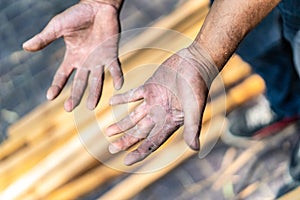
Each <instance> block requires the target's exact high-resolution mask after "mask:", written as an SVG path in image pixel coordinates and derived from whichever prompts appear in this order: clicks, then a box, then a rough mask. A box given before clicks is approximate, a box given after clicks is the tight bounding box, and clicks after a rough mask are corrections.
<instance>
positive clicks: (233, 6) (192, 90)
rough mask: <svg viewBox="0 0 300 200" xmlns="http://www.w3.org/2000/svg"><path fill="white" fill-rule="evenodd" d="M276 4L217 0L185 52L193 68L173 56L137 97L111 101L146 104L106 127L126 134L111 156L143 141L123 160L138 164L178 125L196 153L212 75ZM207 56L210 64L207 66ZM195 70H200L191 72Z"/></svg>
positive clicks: (256, 0)
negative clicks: (139, 100)
mask: <svg viewBox="0 0 300 200" xmlns="http://www.w3.org/2000/svg"><path fill="white" fill-rule="evenodd" d="M278 3H279V0H246V1H236V0H216V1H215V2H214V4H213V6H212V8H211V10H210V12H209V14H208V16H207V18H206V20H205V22H204V25H203V27H202V29H201V30H200V32H199V34H198V36H197V38H196V40H195V41H194V43H193V44H192V45H191V46H190V47H189V48H188V49H189V50H190V52H191V53H192V55H194V56H195V57H194V58H193V59H192V60H193V61H195V60H197V62H196V63H197V64H195V62H191V59H190V56H191V55H190V54H186V53H183V54H182V52H180V53H179V55H180V56H181V58H179V57H178V55H176V54H175V55H173V56H171V57H170V58H169V59H168V60H166V61H165V62H164V63H163V64H162V65H161V66H160V67H159V68H158V70H157V71H156V72H155V73H154V75H153V76H152V77H150V79H149V80H148V81H147V82H146V83H145V84H144V85H143V86H141V87H140V88H139V89H137V90H136V92H131V91H130V92H129V93H125V94H123V95H116V96H114V97H113V98H112V99H111V103H112V104H113V105H114V104H118V103H127V102H130V101H135V100H138V99H144V103H142V105H141V106H139V107H138V108H136V110H135V111H134V112H133V113H131V114H129V115H128V116H127V117H126V118H125V119H123V120H121V121H119V122H117V123H115V124H113V125H111V126H110V127H108V129H107V134H108V135H115V134H119V133H121V132H125V131H126V133H125V134H124V135H123V137H122V138H121V139H119V140H118V141H116V142H114V143H112V144H111V145H110V147H109V150H110V152H111V153H116V152H118V151H121V150H126V149H128V148H129V147H130V146H132V145H133V144H135V143H137V142H138V141H140V140H142V139H144V141H142V143H141V144H140V146H138V147H137V149H136V150H134V151H133V152H131V153H129V154H128V155H127V157H126V158H125V164H127V165H130V164H133V163H135V162H138V161H141V160H143V159H144V158H145V157H146V156H148V155H149V154H151V153H152V152H153V151H154V150H156V149H157V148H158V147H159V146H160V145H161V144H163V143H164V142H165V141H166V140H167V139H168V137H169V136H170V135H172V134H173V132H174V131H175V130H177V129H178V128H179V127H180V126H181V125H184V133H183V137H184V139H185V141H186V143H187V144H188V145H189V146H190V147H191V148H192V149H194V150H198V149H199V134H200V130H201V121H202V115H203V111H204V107H205V103H206V98H207V94H208V89H209V85H210V83H211V81H212V79H213V77H215V75H216V73H215V72H216V71H220V70H221V69H222V68H223V66H224V65H225V63H226V62H227V61H228V59H229V58H230V57H231V55H232V54H233V52H234V51H235V49H236V48H237V46H238V44H239V43H240V42H241V40H242V39H243V38H244V37H245V35H246V34H247V33H248V32H249V31H250V30H251V29H253V28H254V27H255V25H256V24H257V23H258V22H260V21H261V20H262V19H263V18H264V17H265V16H266V15H267V14H268V13H269V12H270V11H271V10H272V9H273V8H274V7H275V6H276V5H277V4H278ZM201 52H207V53H208V54H209V56H207V54H201ZM209 57H211V58H212V61H210V62H207V61H209V60H210V58H209ZM191 63H194V64H193V65H192V64H191ZM209 63H210V64H209ZM195 66H196V68H197V69H204V70H195ZM166 68H169V69H172V70H173V72H172V73H171V72H170V70H166ZM216 69H217V70H216ZM174 110H175V111H176V112H173V111H174ZM174 113H176V114H174ZM179 119H180V120H179ZM162 121H163V123H162ZM153 127H154V128H153Z"/></svg>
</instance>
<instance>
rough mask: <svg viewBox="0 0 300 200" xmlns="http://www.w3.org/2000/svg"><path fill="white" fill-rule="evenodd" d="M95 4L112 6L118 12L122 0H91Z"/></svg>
mask: <svg viewBox="0 0 300 200" xmlns="http://www.w3.org/2000/svg"><path fill="white" fill-rule="evenodd" d="M92 1H94V2H97V3H102V4H107V5H110V6H113V7H114V8H115V9H116V10H118V11H119V10H120V9H121V6H122V4H123V1H124V0H92Z"/></svg>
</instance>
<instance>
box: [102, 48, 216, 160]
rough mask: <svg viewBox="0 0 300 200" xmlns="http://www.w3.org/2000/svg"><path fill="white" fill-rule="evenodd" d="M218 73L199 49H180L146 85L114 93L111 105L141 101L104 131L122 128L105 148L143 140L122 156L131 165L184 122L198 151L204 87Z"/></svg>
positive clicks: (188, 137)
mask: <svg viewBox="0 0 300 200" xmlns="http://www.w3.org/2000/svg"><path fill="white" fill-rule="evenodd" d="M217 73H218V72H217V69H216V68H215V66H214V64H213V62H211V61H210V57H209V56H208V55H206V54H205V53H204V52H203V51H202V50H200V49H197V50H195V48H189V49H183V50H181V51H179V52H178V53H177V54H174V55H173V56H171V57H170V58H169V59H167V60H166V61H165V62H164V63H163V64H162V65H161V66H160V67H159V68H158V69H157V71H156V72H155V73H154V75H153V76H152V77H151V78H150V79H148V80H147V81H146V82H145V84H144V85H142V86H140V87H138V88H137V89H133V90H130V91H129V92H127V93H124V94H118V95H115V96H113V97H112V98H111V101H110V103H111V104H112V105H116V104H122V103H128V102H134V101H138V100H142V99H143V102H142V103H141V104H140V105H139V106H138V107H137V108H135V110H134V111H133V112H132V113H130V114H129V115H128V116H126V117H125V118H123V119H122V120H120V121H119V122H117V123H115V124H112V125H111V126H109V127H108V128H107V135H108V136H112V135H116V134H119V133H124V135H123V136H122V137H120V138H119V139H118V140H116V141H114V142H113V143H112V144H111V145H110V146H109V151H110V152H111V153H117V152H119V151H124V150H127V149H128V148H129V147H131V146H133V145H134V144H136V143H138V142H139V141H142V140H143V141H142V142H141V144H140V145H139V146H138V147H137V149H136V150H134V151H132V152H130V153H129V154H128V155H127V156H126V158H125V164H126V165H131V164H133V163H135V162H138V161H141V160H143V159H144V158H145V157H147V156H148V155H149V154H151V153H152V152H153V151H155V150H156V149H157V148H158V147H159V146H161V145H162V144H163V143H164V142H165V141H166V140H167V139H168V138H169V137H170V136H171V135H172V134H173V133H174V132H175V131H176V130H177V129H178V128H179V127H180V126H182V125H184V132H183V137H184V140H185V141H186V143H187V144H188V146H189V147H190V148H192V149H194V150H198V149H199V148H200V143H199V133H200V129H201V121H202V114H203V111H204V107H205V103H206V98H207V95H208V89H209V87H210V84H211V82H212V80H213V79H214V77H215V76H216V75H217Z"/></svg>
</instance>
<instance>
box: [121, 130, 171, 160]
mask: <svg viewBox="0 0 300 200" xmlns="http://www.w3.org/2000/svg"><path fill="white" fill-rule="evenodd" d="M176 129H177V127H172V128H165V127H164V128H159V127H158V126H155V127H154V128H153V129H152V131H151V133H150V134H149V136H148V137H147V138H146V139H145V140H144V141H143V142H142V144H141V145H140V146H139V147H138V148H137V149H136V150H134V151H133V152H131V153H129V154H128V155H127V156H126V157H125V160H124V164H125V165H132V164H134V163H136V162H139V161H141V160H144V159H145V158H146V157H147V156H149V155H150V154H151V153H152V152H154V151H156V150H157V149H158V147H160V146H161V145H162V144H163V143H164V142H165V141H166V140H167V139H168V138H169V137H170V135H171V134H172V133H173V132H174V131H175V130H176Z"/></svg>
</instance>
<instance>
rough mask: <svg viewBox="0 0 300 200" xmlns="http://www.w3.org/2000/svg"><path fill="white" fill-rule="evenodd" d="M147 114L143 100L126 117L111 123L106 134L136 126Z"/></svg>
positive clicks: (110, 134) (116, 132)
mask: <svg viewBox="0 0 300 200" xmlns="http://www.w3.org/2000/svg"><path fill="white" fill-rule="evenodd" d="M146 114H147V106H146V103H145V102H143V103H142V104H141V105H139V106H138V107H137V108H136V109H134V111H133V112H131V113H129V115H127V116H126V117H125V118H123V119H121V120H120V121H119V122H117V123H115V124H112V125H110V126H109V127H108V128H107V129H106V134H107V135H108V136H112V135H116V134H118V133H121V132H124V131H127V130H128V129H130V128H132V127H134V126H135V125H136V124H137V123H138V122H139V121H140V120H141V119H143V117H145V116H146Z"/></svg>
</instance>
